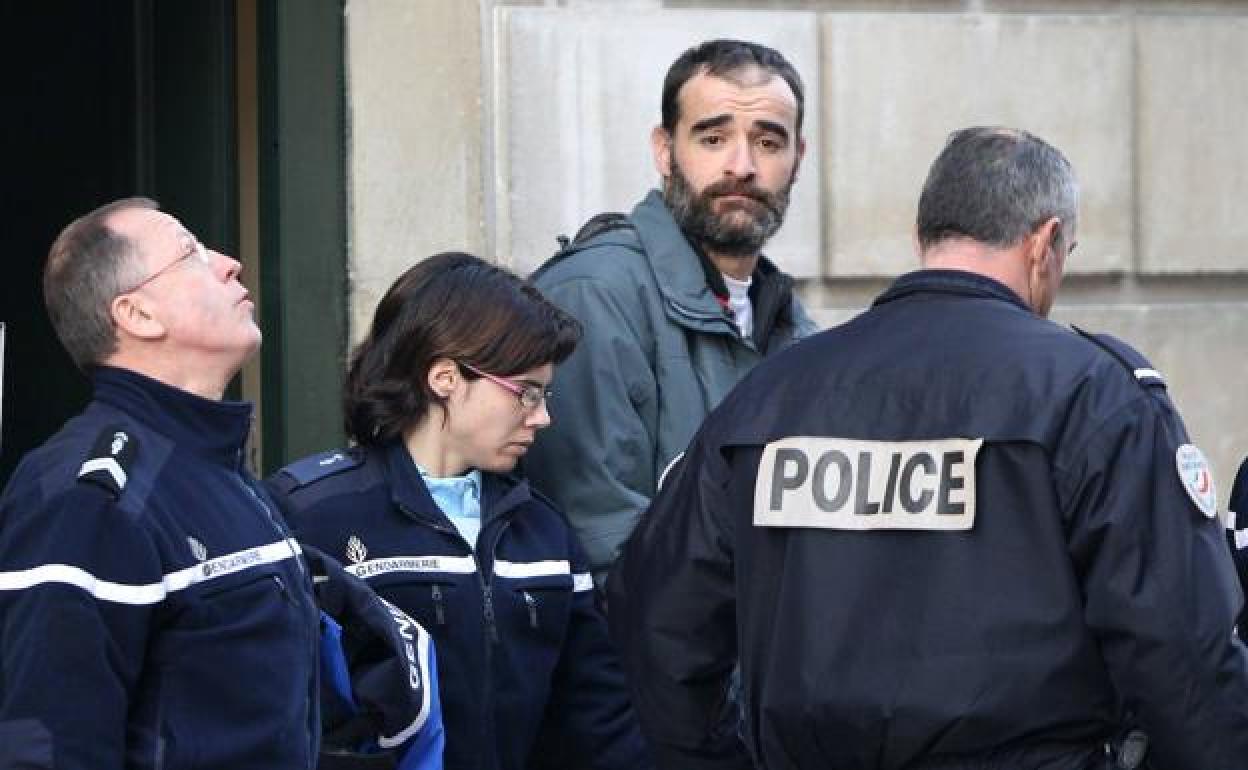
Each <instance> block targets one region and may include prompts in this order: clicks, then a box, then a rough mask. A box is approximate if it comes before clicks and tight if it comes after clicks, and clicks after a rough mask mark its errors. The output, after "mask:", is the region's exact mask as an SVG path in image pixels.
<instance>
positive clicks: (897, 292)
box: [871, 270, 1032, 313]
mask: <svg viewBox="0 0 1248 770" xmlns="http://www.w3.org/2000/svg"><path fill="white" fill-rule="evenodd" d="M914 294H953V295H958V296H963V297H980V298H983V299H997V300H1001V301H1002V302H1008V303H1010V304H1011V305H1016V306H1017V307H1018V308H1019V309H1020V310H1025V311H1026V312H1028V313H1031V312H1032V310H1031V308H1029V307H1027V303H1025V302H1023V299H1022V297H1019V296H1018V295H1017V294H1015V293H1014V291H1013V290H1012V289H1010V288H1009V287H1008V286H1006V285H1005V284H1003V283H1001V282H1000V281H996V280H994V279H992V278H989V277H988V276H986V275H980V274H979V273H972V272H970V271H967V270H916V271H914V272H912V273H906V274H905V275H903V276H901V277H900V278H898V279H897V280H896V281H895V282H894V283H893V285H892V286H890V287H888V289H887V290H886V291H885V292H884V293H883V294H881V295H880V296H879V297H876V299H875V302H873V303H872V304H871V306H872V307H878V306H880V305H883V304H885V303H887V302H892V301H893V300H897V299H901V298H902V297H908V296H911V295H914Z"/></svg>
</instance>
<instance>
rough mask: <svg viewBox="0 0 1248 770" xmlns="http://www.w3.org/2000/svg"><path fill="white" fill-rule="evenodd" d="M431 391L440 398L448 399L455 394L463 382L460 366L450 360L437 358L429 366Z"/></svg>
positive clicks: (428, 376) (428, 377)
mask: <svg viewBox="0 0 1248 770" xmlns="http://www.w3.org/2000/svg"><path fill="white" fill-rule="evenodd" d="M427 379H428V382H429V389H430V390H432V391H433V392H434V393H435V394H436V395H437V397H438V398H440V399H444V400H445V399H447V398H450V396H451V394H452V393H454V392H455V388H457V387H458V386H459V383H460V382H462V381H463V377H462V376H461V375H460V371H459V364H457V363H455V362H454V361H453V360H451V359H449V358H436V359H434V361H433V363H432V364H431V365H430V366H429V373H428V375H427Z"/></svg>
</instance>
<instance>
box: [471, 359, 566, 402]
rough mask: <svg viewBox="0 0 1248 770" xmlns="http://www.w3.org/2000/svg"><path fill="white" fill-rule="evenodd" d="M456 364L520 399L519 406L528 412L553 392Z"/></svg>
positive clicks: (473, 367)
mask: <svg viewBox="0 0 1248 770" xmlns="http://www.w3.org/2000/svg"><path fill="white" fill-rule="evenodd" d="M458 363H459V365H460V366H462V367H464V368H465V369H467V370H468V371H470V372H472V373H473V374H476V375H477V376H479V377H484V378H485V379H487V380H489V381H490V382H492V383H494V384H495V385H498V386H499V387H501V388H504V389H506V390H509V391H511V392H512V393H514V394H515V395H516V398H518V399H520V406H522V407H524V408H525V409H526V410H529V411H532V410H534V409H536V408H537V407H538V405H540V404H541V403H542V402H543V401H546V400H547V399H549V398H550V397H551V395H552V394H553V391H551V389H550V388H540V387H538V386H536V385H530V384H528V383H523V382H515V381H514V380H509V379H507V378H506V377H499V376H498V375H495V374H490V373H489V372H483V371H481V370H480V369H478V368H477V367H475V366H473V365H472V364H466V363H464V362H463V361H460V362H458Z"/></svg>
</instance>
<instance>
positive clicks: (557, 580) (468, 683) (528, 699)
mask: <svg viewBox="0 0 1248 770" xmlns="http://www.w3.org/2000/svg"><path fill="white" fill-rule="evenodd" d="M482 480H483V486H484V488H483V489H482V491H481V510H482V527H481V532H480V536H479V538H478V540H477V543H476V544H475V545H476V547H475V549H474V548H471V547H469V544H468V543H467V542H466V541H465V540H464V539H463V538H462V537H461V536H460V534H459V532H458V530H456V529H455V526H454V525H453V524H452V523H451V521H450V520H449V519H448V518H447V517H446V515H445V514H443V513H442V512H441V511H440V510H439V509H438V508H437V506H436V504H435V503H434V501H433V499H432V498H431V497H430V495H429V492H428V490H427V489H426V487H425V485H424V482H423V481H422V480H421V478H420V473H419V471H418V470H417V469H416V466H415V465H414V464H413V463H412V461H411V459H410V457H409V456H408V454H407V451H406V449H405V448H404V447H403V445H402V444H401V443H395V444H392V445H390V446H388V447H385V448H380V449H361V448H356V449H350V450H340V451H336V452H326V453H324V454H320V455H314V456H312V457H309V458H307V459H305V460H302V461H300V462H297V463H294V464H293V465H290V466H288V467H287V468H285V469H283V470H282V471H280V472H278V473H277V474H275V475H274V476H273V477H271V478H270V479H269V482H268V484H269V487H270V489H271V491H272V492H273V493H274V496H275V497H276V499H277V500H278V502H279V504H280V505H281V507H282V510H283V511H284V513H285V514H286V517H287V520H288V521H289V522H290V524H291V527H292V528H293V529H294V530H295V533H296V535H297V537H298V538H299V539H300V540H301V541H302V542H305V543H308V544H310V545H313V546H315V547H317V548H319V549H321V550H324V551H325V552H326V553H328V554H330V555H331V556H333V557H334V558H337V559H340V560H341V561H342V562H343V564H344V566H345V567H346V568H347V570H349V571H350V572H353V573H354V574H356V575H357V576H359V577H361V578H364V579H365V580H366V581H367V582H368V583H369V585H370V586H372V587H373V589H374V590H376V591H377V592H378V593H379V594H381V596H383V597H384V598H386V599H387V600H389V601H390V602H393V603H394V604H395V605H397V606H398V607H399V608H400V609H402V610H403V611H404V612H406V613H407V614H409V615H411V616H412V618H414V619H415V620H416V621H417V622H418V623H420V625H421V626H423V627H424V628H425V629H427V630H428V631H429V633H430V634H431V635H432V636H433V639H434V642H435V646H436V649H437V655H438V658H437V667H438V681H439V687H440V692H441V700H442V710H443V719H444V724H445V726H446V747H445V754H444V757H445V765H446V767H447V769H448V770H477V769H478V768H479V769H480V770H510V769H511V768H546V767H549V768H572V767H576V768H602V769H604V770H606V769H607V768H616V769H618V770H624V769H625V768H628V770H634V769H636V768H646V767H649V766H650V763H649V760H648V759H647V758H646V754H645V749H644V746H643V744H642V742H641V736H640V731H639V730H638V727H637V722H636V717H635V715H634V713H633V711H632V708H631V705H630V704H629V701H628V694H627V690H626V688H625V685H624V679H623V673H622V670H621V668H620V665H619V662H618V658H617V657H616V655H615V652H614V650H613V649H612V647H611V645H610V642H609V641H608V637H607V630H606V625H605V623H604V622H603V619H602V616H601V614H600V613H599V611H598V610H597V609H596V607H595V603H594V593H593V583H592V580H591V578H590V576H589V571H588V568H587V566H586V564H585V561H584V558H583V556H582V555H581V553H580V550H579V548H578V547H577V546H576V544H575V540H574V536H573V535H572V534H571V532H570V530H569V529H568V527H567V524H566V523H565V522H564V521H563V519H562V518H561V517H560V516H559V514H557V513H556V512H555V511H554V510H553V509H552V508H551V507H550V506H549V505H548V504H547V503H546V502H545V501H544V500H543V499H542V498H541V497H539V496H537V495H536V494H535V493H533V492H532V491H531V490H530V488H529V486H528V484H527V483H526V482H517V481H514V480H512V479H510V478H505V477H502V476H498V475H494V474H489V473H483V474H482Z"/></svg>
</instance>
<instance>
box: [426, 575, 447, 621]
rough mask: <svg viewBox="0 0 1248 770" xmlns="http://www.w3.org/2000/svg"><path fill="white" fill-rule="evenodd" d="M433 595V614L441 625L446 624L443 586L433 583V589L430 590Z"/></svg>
mask: <svg viewBox="0 0 1248 770" xmlns="http://www.w3.org/2000/svg"><path fill="white" fill-rule="evenodd" d="M430 595H431V596H432V597H433V615H434V618H436V620H437V623H438V625H439V626H445V625H446V608H445V607H443V606H442V587H441V586H439V585H438V584H437V583H434V584H433V590H431V591H430Z"/></svg>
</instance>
